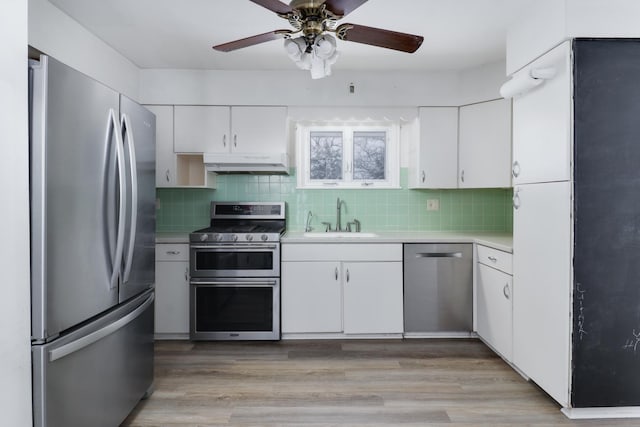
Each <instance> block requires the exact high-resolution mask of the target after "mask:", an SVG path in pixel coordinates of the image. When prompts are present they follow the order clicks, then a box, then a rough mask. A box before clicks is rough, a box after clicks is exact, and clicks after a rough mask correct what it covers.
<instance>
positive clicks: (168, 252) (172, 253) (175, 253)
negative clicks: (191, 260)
mask: <svg viewBox="0 0 640 427" xmlns="http://www.w3.org/2000/svg"><path fill="white" fill-rule="evenodd" d="M167 255H180V251H167Z"/></svg>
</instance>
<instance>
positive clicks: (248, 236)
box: [246, 234, 253, 242]
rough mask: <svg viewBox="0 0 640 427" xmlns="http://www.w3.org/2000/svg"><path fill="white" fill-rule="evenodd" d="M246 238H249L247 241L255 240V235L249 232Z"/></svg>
mask: <svg viewBox="0 0 640 427" xmlns="http://www.w3.org/2000/svg"><path fill="white" fill-rule="evenodd" d="M246 239H247V242H250V241H252V240H253V236H252V235H251V234H247V237H246Z"/></svg>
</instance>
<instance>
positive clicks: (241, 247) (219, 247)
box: [191, 244, 278, 251]
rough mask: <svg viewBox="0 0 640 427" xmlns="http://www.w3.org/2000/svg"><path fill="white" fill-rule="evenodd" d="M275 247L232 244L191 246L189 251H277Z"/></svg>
mask: <svg viewBox="0 0 640 427" xmlns="http://www.w3.org/2000/svg"><path fill="white" fill-rule="evenodd" d="M277 248H278V246H277V245H243V244H232V245H197V246H196V245H191V249H214V250H218V249H226V250H230V249H232V250H235V251H242V250H243V249H262V250H264V249H277Z"/></svg>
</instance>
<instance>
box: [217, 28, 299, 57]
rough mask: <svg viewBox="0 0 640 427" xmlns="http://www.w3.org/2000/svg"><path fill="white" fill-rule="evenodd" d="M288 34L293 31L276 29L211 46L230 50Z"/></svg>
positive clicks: (219, 49)
mask: <svg viewBox="0 0 640 427" xmlns="http://www.w3.org/2000/svg"><path fill="white" fill-rule="evenodd" d="M289 34H293V31H291V30H276V31H271V32H269V33H264V34H258V35H255V36H251V37H247V38H244V39H240V40H235V41H232V42H228V43H223V44H219V45H216V46H213V48H214V49H215V50H218V51H220V52H231V51H232V50H238V49H242V48H243V47H249V46H253V45H256V44H260V43H264V42H268V41H271V40H275V39H282V38H284V37H286V36H287V35H289Z"/></svg>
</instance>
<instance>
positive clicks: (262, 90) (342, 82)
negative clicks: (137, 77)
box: [140, 69, 458, 106]
mask: <svg viewBox="0 0 640 427" xmlns="http://www.w3.org/2000/svg"><path fill="white" fill-rule="evenodd" d="M351 83H353V84H354V86H355V93H354V94H350V93H349V85H350V84H351ZM457 86H458V76H457V74H456V73H451V72H419V73H418V72H361V71H335V72H334V74H333V75H331V76H330V77H327V78H324V79H319V80H312V79H311V77H310V76H309V72H308V71H302V70H294V71H227V70H160V69H149V70H142V71H141V81H140V102H142V103H143V104H196V105H197V104H211V105H216V104H218V105H249V104H250V105H292V106H293V105H298V106H332V105H354V106H406V105H422V104H437V105H451V103H452V102H455V93H456V90H457Z"/></svg>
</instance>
